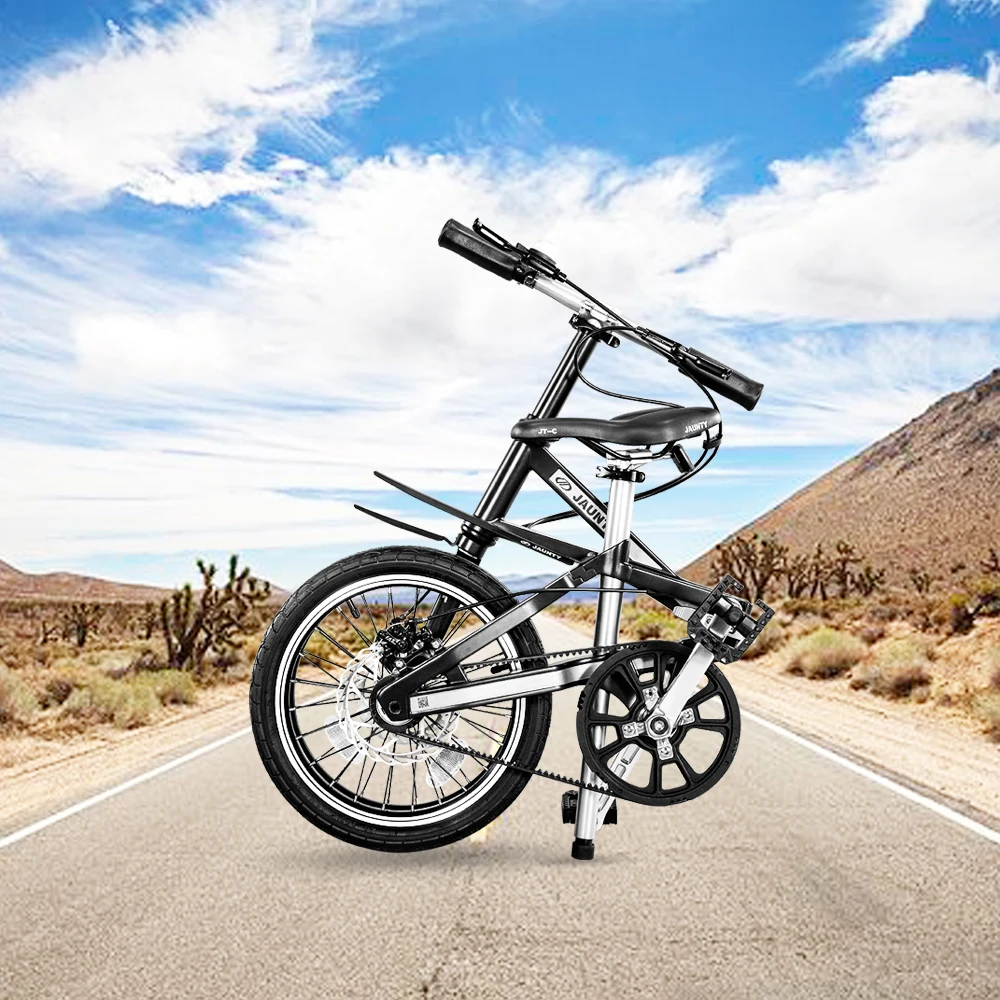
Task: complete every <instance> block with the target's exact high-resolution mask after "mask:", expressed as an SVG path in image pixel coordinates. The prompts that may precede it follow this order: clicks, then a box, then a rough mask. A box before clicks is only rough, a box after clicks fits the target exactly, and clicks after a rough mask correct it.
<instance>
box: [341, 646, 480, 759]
mask: <svg viewBox="0 0 1000 1000" xmlns="http://www.w3.org/2000/svg"><path fill="white" fill-rule="evenodd" d="M384 675H385V671H384V668H383V666H382V652H381V650H380V649H379V647H378V644H374V645H372V646H370V647H369V648H367V649H364V650H362V651H361V652H360V653H357V654H356V655H355V657H354V659H353V660H351V662H350V663H349V664H348V665H347V666H346V667H345V668H344V672H343V674H342V675H341V678H340V684H339V686H338V688H337V693H336V694H335V695H334V697H335V699H336V701H335V707H336V714H335V715H331V716H328V717H327V719H326V720H325V721H326V735H327V737H328V738H329V740H330V743H331V744H332V745H333V747H334V748H335V749H337V750H341V749H343V748H345V747H347V746H351V745H353V746H354V747H355V749H357V750H358V751H359V752H360V753H362V754H364V755H365V756H366V757H368V758H370V759H371V760H373V761H376V762H377V763H380V764H387V765H388V766H389V767H403V766H407V767H408V766H410V765H411V764H415V763H419V762H420V761H423V760H427V759H428V758H430V757H434V758H435V759H434V760H433V761H431V765H430V766H432V767H434V768H435V771H436V770H440V771H441V772H442V774H441V775H437V777H439V778H444V777H448V776H450V769H451V765H452V763H453V762H452V761H451V759H450V758H447V755H446V752H442V751H440V750H438V749H436V748H435V747H433V746H429V745H427V744H424V743H419V742H417V741H416V740H415V739H414V737H421V736H429V737H431V738H432V739H435V740H439V741H441V742H449V741H450V742H451V743H453V744H458V745H460V746H461V745H464V742H463V741H462V740H460V739H459V738H458V737H457V736H455V735H454V733H455V728H456V727H457V725H458V720H459V713H458V712H445V713H441V714H439V715H425V716H422V717H421V718H420V720H419V722H418V723H417V724H416V725H415V726H414V729H413V733H412V734H411V735H409V736H408V735H407V734H406V733H392V732H389V731H387V730H385V729H382V728H381V727H380V726H378V725H376V724H375V722H374V720H373V718H372V714H371V709H370V707H369V706H370V703H371V693H372V688H373V687H374V686H375V683H376V682H377V681H379V680H381V678H382V677H383V676H384ZM453 756H458V757H460V756H461V755H459V754H458V752H457V751H455V752H454V753H453ZM438 758H441V759H438Z"/></svg>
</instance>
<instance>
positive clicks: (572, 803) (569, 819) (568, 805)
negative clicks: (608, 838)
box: [562, 788, 618, 826]
mask: <svg viewBox="0 0 1000 1000" xmlns="http://www.w3.org/2000/svg"><path fill="white" fill-rule="evenodd" d="M579 797H580V793H579V792H578V791H577V790H576V789H575V788H571V789H570V790H569V791H568V792H563V795H562V821H563V823H566V824H570V825H572V824H575V823H576V804H577V801H578V800H579ZM603 825H604V826H617V825H618V800H617V799H616V800H615V801H614V802H612V803H611V807H610V808H609V809H608V811H607V812H606V813H605V814H604V823H603Z"/></svg>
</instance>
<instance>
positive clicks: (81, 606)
mask: <svg viewBox="0 0 1000 1000" xmlns="http://www.w3.org/2000/svg"><path fill="white" fill-rule="evenodd" d="M104 610H105V609H104V605H102V604H91V603H88V602H87V601H74V602H73V603H72V604H71V605H70V606H69V608H68V609H67V610H66V611H65V612H63V634H64V635H65V636H66V638H67V639H73V641H74V642H76V644H77V646H79V647H80V648H81V649H82V648H83V647H84V646H85V645H86V643H87V636H88V635H90V633H91V632H92V631H94V630H95V629H96V628H97V626H98V625H99V624H100V621H101V619H102V618H103V617H104Z"/></svg>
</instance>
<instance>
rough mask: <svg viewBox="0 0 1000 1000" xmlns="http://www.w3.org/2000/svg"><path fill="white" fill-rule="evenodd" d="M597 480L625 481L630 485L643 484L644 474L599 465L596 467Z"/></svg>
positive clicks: (636, 470) (612, 466) (613, 466)
mask: <svg viewBox="0 0 1000 1000" xmlns="http://www.w3.org/2000/svg"><path fill="white" fill-rule="evenodd" d="M597 478H598V479H626V480H628V482H630V483H644V482H645V481H646V474H645V473H644V472H640V471H639V470H638V469H621V468H619V467H618V466H615V465H600V466H598V467H597Z"/></svg>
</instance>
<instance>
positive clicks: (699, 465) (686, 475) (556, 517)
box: [527, 280, 722, 528]
mask: <svg viewBox="0 0 1000 1000" xmlns="http://www.w3.org/2000/svg"><path fill="white" fill-rule="evenodd" d="M566 284H568V285H572V287H573V288H576V287H577V286H576V285H573V283H572V282H571V281H569V280H567V281H566ZM577 291H579V292H581V294H583V295H587V292H585V291H584V290H583V289H581V288H577ZM588 298H589V299H590V301H591V302H593V303H594V305H596V306H599V307H600V308H601V309H605V310H606V311H607V312H609V313H610V314H611V315H615V314H614V313H611V311H610V310H609V309H607V307H605V306H603V305H601V303H599V302H598V301H597V300H596V299H594V298H593V297H591V296H589V295H588ZM615 318H616V319H620V318H621V317H617V316H616V317H615ZM616 330H631V331H633V332H638V331H637V330H636V327H634V326H632V325H631V324H630V323H626V322H624V320H623V321H622V325H621V326H603V327H601V329H600V330H594V331H593V332H591V334H590V337H591V338H595V337H596V338H600V337H601V335H602V334H608V333H614V332H615V331H616ZM587 342H588V341H587V340H583V341H581V342H580V346H579V347H578V348H577V349H576V353H575V354H574V355H573V367H574V368H575V369H576V374H577V377H578V378H579V379H580V381H582V382H583V384H584V385H586V386H588V387H589V388H590V389H593V390H594V391H595V392H599V393H601V394H603V395H605V396H612V397H614V398H615V399H624V400H629V401H631V402H635V403H652V404H653V405H654V406H663V407H674V408H676V407H678V404H677V403H670V402H668V401H666V400H663V399H648V398H646V397H645V396H632V395H629V394H628V393H621V392H615V391H614V390H613V389H607V388H605V387H604V386H600V385H596V384H595V383H594V382H591V381H590V379H588V378H587V377H586V375H584V374H583V369H582V368H581V366H580V355H581V354H582V353H583V348H584V345H585V344H587ZM681 374H684V373H683V372H682V373H681ZM687 377H688V378H690V376H687ZM691 381H692V382H694V384H695V385H696V386H698V388H699V389H701V391H702V392H703V393H704V394H705V396H706V397H707V398H708V401H709V403H710V404H711V406H712V409H713V410H715V412H716V413H719V406H718V404H717V403H716V402H715V398H714V397H713V396H712V394H711V393H710V392H709V391H708V389H706V388H705V387H704V386H703V385H702V384H701V383H700V382H699V381H698V380H697V379H694V378H692V379H691ZM716 428H717V429H718V433H717V434H716V435H715V437H711V436H710V431H709V430H708V429H706V430H705V441H704V443H703V444H702V454H701V456H700V457H699V459H698V461H697V462H695V463H694V465H693V466H692V467H691V468H690V469H688V471H687V472H682V473H681V474H680V475H679V476H676V477H674V478H673V479H670V480H668V481H667V482H665V483H660V485H659V486H654V487H652V488H651V489H648V490H643V491H641V492H639V493H636V495H635V498H634V501H633V502H635V503H638V502H639V501H640V500H648V499H649V498H650V497H655V496H658V495H659V494H661V493H665V492H666V491H667V490H672V489H673V488H674V487H675V486H680V484H681V483H684V482H687V480H688V479H691V478H692V477H693V476H696V475H697V474H698V473H699V472H701V471H703V470H704V469H705V468H707V467H708V464H709V462H711V461H712V459H714V458H715V456H716V455H717V454H718V453H719V447H720V445H721V443H722V420H721V414H720V420H719V423H718V424H717V425H716ZM709 442H712V444H713V445H714V446H710V444H709ZM579 516H580V515H579V514H578V513H577V511H575V510H566V511H560V512H559V513H557V514H549V515H547V516H546V517H541V518H539V519H538V520H536V521H532V522H531V523H530V524H528V525H527V527H529V528H534V527H537V526H538V525H540V524H551V523H552V522H554V521H565V520H568V519H569V518H571V517H579Z"/></svg>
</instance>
